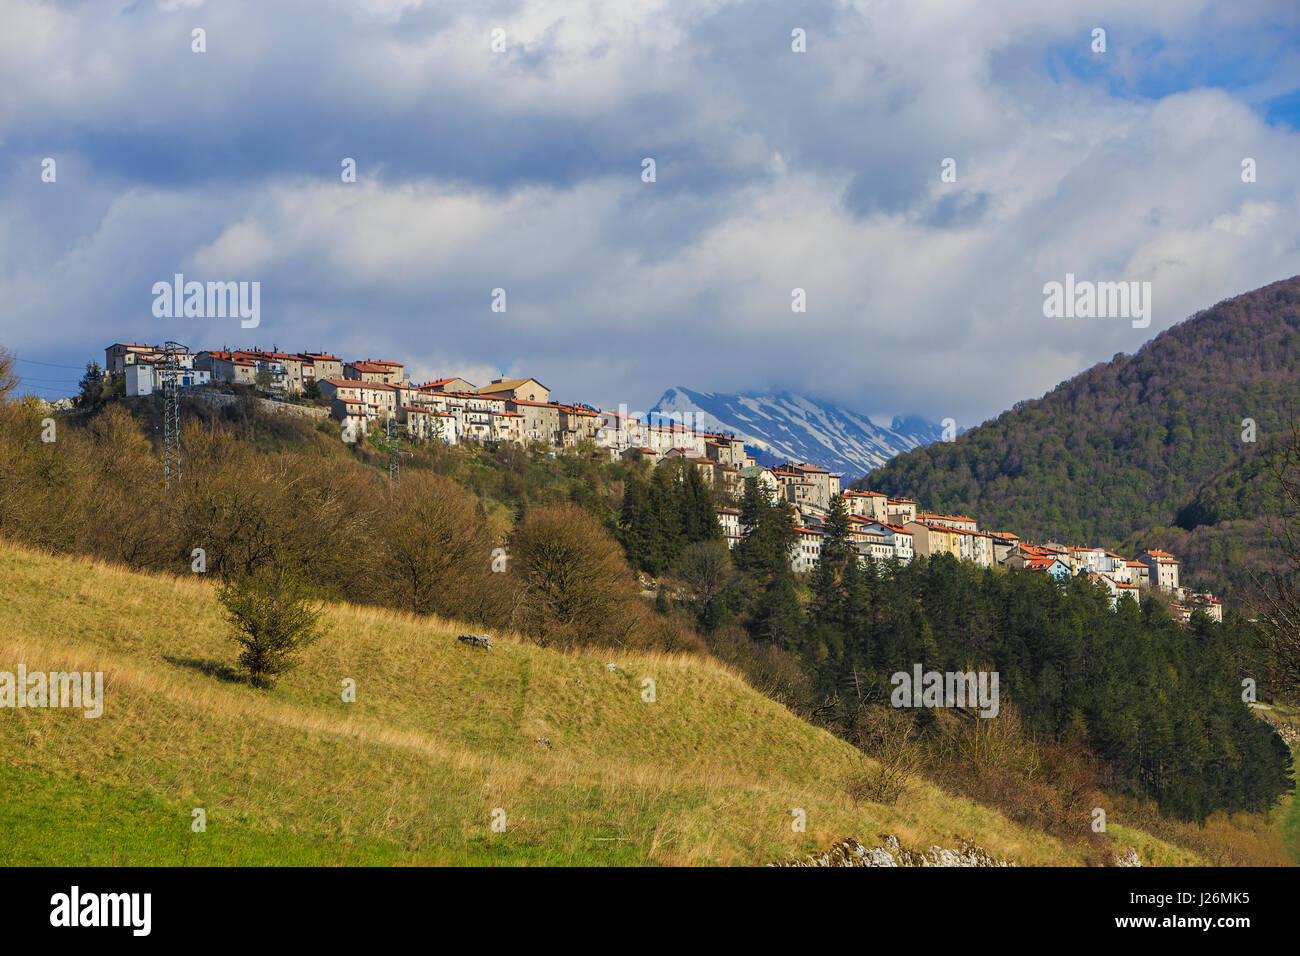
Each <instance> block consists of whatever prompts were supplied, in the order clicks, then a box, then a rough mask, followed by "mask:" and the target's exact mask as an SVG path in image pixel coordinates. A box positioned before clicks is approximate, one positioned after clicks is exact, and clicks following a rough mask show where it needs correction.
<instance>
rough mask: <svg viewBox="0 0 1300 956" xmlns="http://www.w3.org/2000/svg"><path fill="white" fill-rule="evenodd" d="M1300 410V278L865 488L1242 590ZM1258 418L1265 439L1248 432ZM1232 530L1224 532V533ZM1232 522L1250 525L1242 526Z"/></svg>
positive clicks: (909, 456) (1211, 314)
mask: <svg viewBox="0 0 1300 956" xmlns="http://www.w3.org/2000/svg"><path fill="white" fill-rule="evenodd" d="M1297 408H1300V277H1293V278H1291V279H1287V280H1285V281H1282V282H1276V283H1273V284H1272V285H1269V286H1265V287H1264V288H1262V289H1256V290H1255V291H1253V292H1249V293H1247V294H1245V295H1241V296H1238V297H1236V298H1233V299H1228V300H1225V301H1223V302H1220V303H1219V304H1218V305H1216V306H1214V307H1213V308H1210V309H1207V310H1206V311H1204V312H1201V313H1199V314H1197V315H1195V316H1193V317H1192V318H1190V319H1188V320H1187V321H1185V322H1183V323H1181V324H1179V325H1177V326H1175V327H1174V328H1172V329H1169V330H1168V331H1166V332H1163V333H1161V334H1160V335H1158V336H1157V337H1156V338H1154V339H1153V340H1152V341H1150V342H1148V343H1147V344H1146V345H1145V346H1143V348H1142V349H1141V350H1139V351H1138V352H1137V353H1136V354H1134V355H1116V356H1115V357H1114V359H1112V360H1111V361H1110V362H1109V363H1106V364H1104V365H1098V366H1096V367H1094V368H1092V369H1089V370H1088V371H1086V372H1084V373H1082V374H1080V375H1077V376H1075V377H1074V378H1072V379H1070V380H1069V381H1067V382H1063V383H1062V384H1060V385H1059V386H1057V387H1056V388H1055V389H1053V390H1052V391H1051V392H1049V393H1048V394H1047V395H1045V396H1043V397H1042V398H1041V399H1036V400H1032V401H1025V402H1020V403H1018V404H1017V405H1016V406H1015V407H1014V408H1012V409H1011V410H1010V411H1007V412H1005V413H1003V414H1002V415H1000V416H998V418H996V419H994V420H993V421H989V422H986V423H984V424H983V425H980V426H979V427H977V428H973V429H971V430H970V431H968V432H966V433H965V434H963V435H961V436H960V437H959V438H957V440H955V441H952V442H939V443H937V444H934V445H928V446H926V447H924V448H918V449H916V450H914V451H911V452H907V453H906V454H903V455H900V456H899V457H897V458H895V459H894V460H892V461H891V462H889V463H888V464H887V465H885V466H884V467H882V468H879V469H877V470H876V471H874V472H872V473H871V474H870V475H868V476H867V478H866V479H864V480H863V481H862V482H860V483H859V484H860V485H861V486H862V487H868V488H871V489H873V490H877V491H883V492H886V493H888V494H906V495H907V496H908V497H912V498H916V499H918V500H920V501H922V502H924V503H925V506H926V507H927V508H929V509H931V510H935V511H945V512H954V513H969V514H974V515H977V516H978V517H979V518H980V520H981V522H982V524H983V526H985V527H998V528H1006V529H1008V530H1011V531H1015V532H1016V533H1018V534H1020V535H1021V536H1022V537H1025V538H1029V539H1031V540H1040V541H1041V540H1045V539H1049V538H1054V539H1057V540H1065V541H1069V542H1089V543H1095V544H1101V545H1104V546H1107V547H1112V548H1114V547H1119V546H1122V545H1124V543H1125V542H1126V541H1127V542H1129V543H1130V544H1131V543H1132V542H1140V543H1141V544H1143V545H1145V544H1147V543H1150V544H1152V545H1157V544H1158V545H1161V546H1164V547H1167V548H1171V549H1175V550H1176V549H1178V548H1179V547H1180V546H1182V545H1183V544H1188V545H1189V546H1190V550H1189V551H1188V553H1187V554H1184V555H1181V556H1182V557H1183V558H1184V561H1185V569H1186V572H1187V573H1189V574H1190V575H1191V576H1192V577H1193V578H1198V577H1199V578H1203V579H1205V580H1207V581H1210V582H1214V583H1219V584H1222V583H1223V582H1232V581H1238V582H1239V581H1240V579H1241V573H1240V572H1241V567H1240V566H1234V567H1231V568H1226V569H1221V568H1220V567H1219V562H1220V561H1221V560H1222V559H1223V558H1224V556H1229V557H1230V558H1231V559H1232V560H1244V559H1245V557H1246V556H1247V555H1248V554H1250V553H1251V552H1252V551H1253V552H1256V556H1257V557H1258V556H1261V555H1262V554H1266V553H1267V549H1262V544H1263V542H1262V541H1260V540H1258V538H1259V535H1258V531H1257V529H1256V526H1255V524H1254V522H1255V521H1256V520H1257V519H1258V518H1259V516H1260V514H1261V509H1266V508H1267V507H1268V505H1267V500H1266V497H1267V496H1266V495H1265V493H1264V491H1263V486H1264V483H1263V481H1262V476H1261V474H1260V469H1259V456H1260V454H1261V453H1267V452H1268V449H1269V447H1270V445H1271V443H1272V442H1273V441H1274V440H1275V439H1276V438H1278V437H1279V436H1280V435H1281V433H1282V432H1283V430H1284V429H1285V427H1286V425H1287V423H1288V420H1289V416H1290V414H1291V412H1292V411H1293V410H1295V409H1297ZM1245 419H1251V420H1252V421H1253V422H1254V428H1255V431H1254V436H1253V437H1254V439H1255V440H1254V441H1253V442H1252V441H1249V440H1246V439H1248V438H1250V437H1251V436H1250V435H1249V434H1246V436H1245V438H1243V432H1245V431H1246V429H1247V428H1248V425H1245V426H1244V425H1243V421H1244V420H1245ZM1225 522H1226V524H1225ZM1233 522H1236V523H1235V524H1233Z"/></svg>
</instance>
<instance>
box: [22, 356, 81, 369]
mask: <svg viewBox="0 0 1300 956" xmlns="http://www.w3.org/2000/svg"><path fill="white" fill-rule="evenodd" d="M13 359H14V361H15V362H26V363H27V364H28V365H48V366H49V367H50V368H70V369H73V370H74V371H77V372H84V371H85V370H86V367H85V366H84V365H60V364H58V363H57V362H38V361H36V359H28V358H19V357H18V356H17V355H15V356H14V357H13Z"/></svg>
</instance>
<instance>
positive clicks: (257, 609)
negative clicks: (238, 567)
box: [218, 565, 324, 687]
mask: <svg viewBox="0 0 1300 956" xmlns="http://www.w3.org/2000/svg"><path fill="white" fill-rule="evenodd" d="M218 596H219V599H220V601H221V605H222V607H224V608H225V610H226V620H227V621H229V622H230V624H231V625H232V626H233V627H234V629H235V630H234V633H233V634H232V635H231V637H232V639H233V640H234V641H236V642H237V643H238V644H240V645H241V646H242V647H243V648H244V650H243V651H242V652H241V653H240V655H239V666H240V667H242V668H243V669H244V670H246V671H247V672H248V677H249V681H250V682H251V683H252V685H253V686H254V687H273V686H275V681H276V679H277V678H278V677H279V676H280V675H281V674H284V673H285V672H286V671H288V670H291V669H292V668H293V667H294V666H295V665H296V664H297V661H296V660H295V657H296V655H297V654H298V652H299V651H301V650H302V649H303V648H304V647H307V646H308V645H310V644H312V643H314V642H315V641H316V640H317V639H318V638H319V637H320V635H321V633H322V629H321V627H320V619H321V615H322V613H323V611H324V608H323V607H322V606H321V605H320V604H318V603H316V602H315V600H314V598H313V596H312V593H311V590H310V588H309V587H308V586H307V584H306V582H305V581H304V580H303V578H302V577H301V575H299V574H298V573H297V571H295V570H293V569H290V568H286V567H283V566H278V565H277V566H274V567H269V568H263V569H261V570H259V571H257V572H255V573H253V574H249V575H243V576H240V577H237V578H235V579H234V580H232V581H230V582H229V583H227V584H225V585H223V586H222V588H221V590H220V592H219V595H218Z"/></svg>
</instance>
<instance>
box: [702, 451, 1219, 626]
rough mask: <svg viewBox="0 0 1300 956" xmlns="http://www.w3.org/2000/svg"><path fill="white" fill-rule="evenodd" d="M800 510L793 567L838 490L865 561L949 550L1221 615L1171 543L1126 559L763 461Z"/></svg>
mask: <svg viewBox="0 0 1300 956" xmlns="http://www.w3.org/2000/svg"><path fill="white" fill-rule="evenodd" d="M758 470H759V471H760V472H761V473H762V474H763V477H764V479H765V480H768V481H770V482H771V483H772V487H773V488H774V490H776V491H777V493H778V494H779V495H780V496H781V497H784V498H785V499H786V500H788V501H789V502H791V504H793V505H794V507H795V509H796V511H797V512H798V514H799V519H800V521H799V527H798V528H797V532H798V541H797V543H796V544H795V546H794V550H793V552H792V554H791V565H792V567H793V568H794V569H795V570H796V571H810V570H812V569H813V568H814V567H815V566H816V565H817V562H818V561H819V560H820V557H821V549H822V541H823V540H824V538H825V535H826V518H827V514H828V512H829V510H830V506H831V499H832V498H833V497H834V496H835V495H839V496H840V497H841V499H842V500H843V501H844V504H845V505H846V508H847V511H848V513H849V527H850V533H849V535H850V539H851V540H852V542H853V547H854V549H855V550H856V551H857V553H858V558H859V561H860V562H863V563H865V562H866V561H868V560H873V561H888V560H891V559H892V560H895V561H898V562H899V563H900V564H907V563H908V562H909V561H911V560H912V558H913V557H915V556H930V555H935V554H950V555H952V556H953V557H955V558H957V559H958V560H961V561H969V562H971V563H973V564H978V565H980V566H982V567H999V566H1000V567H1005V568H1012V569H1016V570H1022V571H1036V572H1041V573H1044V574H1049V575H1051V576H1052V577H1055V578H1057V579H1058V580H1063V579H1068V578H1072V577H1074V576H1076V575H1078V574H1086V575H1087V576H1088V579H1089V580H1091V581H1094V582H1096V583H1098V584H1100V585H1102V586H1104V587H1105V588H1106V590H1107V591H1108V592H1109V593H1110V597H1111V603H1112V605H1118V603H1119V601H1120V600H1122V599H1123V598H1125V597H1131V598H1134V599H1136V598H1137V597H1138V595H1139V593H1140V592H1141V591H1142V590H1143V589H1154V590H1158V591H1161V592H1163V593H1165V594H1166V595H1167V596H1169V598H1170V599H1171V607H1172V609H1173V611H1174V614H1175V616H1176V617H1177V618H1178V619H1179V620H1181V621H1183V622H1184V623H1185V622H1186V621H1188V620H1189V619H1190V618H1191V615H1192V613H1193V611H1195V610H1196V609H1197V608H1199V609H1201V610H1203V611H1204V612H1205V613H1206V614H1207V615H1209V616H1210V617H1211V618H1212V619H1214V620H1216V621H1222V620H1223V603H1222V602H1221V601H1220V600H1219V599H1218V598H1216V597H1214V596H1213V595H1212V594H1208V593H1198V592H1193V591H1191V590H1190V589H1187V588H1184V587H1182V586H1181V585H1180V584H1179V582H1178V559H1177V558H1175V557H1174V556H1173V555H1172V554H1169V553H1168V552H1166V551H1154V550H1151V551H1143V552H1141V553H1139V554H1138V555H1137V556H1136V557H1135V558H1134V559H1133V560H1128V559H1126V558H1124V557H1122V556H1121V555H1118V554H1116V553H1115V552H1113V551H1107V550H1106V549H1104V548H1093V547H1076V546H1071V545H1066V544H1061V543H1058V542H1054V541H1049V542H1047V543H1045V544H1031V543H1030V542H1028V541H1022V540H1021V539H1020V538H1019V536H1017V535H1015V534H1012V533H1011V532H1009V531H989V530H981V529H980V527H979V524H978V523H977V522H976V520H975V519H974V518H970V517H967V516H965V515H944V514H931V513H928V512H923V511H919V510H918V507H917V502H916V501H914V500H912V499H911V498H892V497H889V496H887V495H884V494H882V493H880V492H878V491H854V490H845V491H841V489H840V476H839V475H836V474H833V473H831V472H829V471H827V470H826V469H825V468H820V467H818V466H816V465H810V464H808V463H806V462H801V463H786V464H784V465H781V466H779V467H777V468H774V469H770V470H769V469H758ZM719 518H720V520H721V522H722V527H723V530H724V532H725V534H726V536H727V539H728V542H729V543H730V544H731V545H733V546H734V545H735V543H736V542H738V541H739V540H740V539H741V537H742V535H743V533H744V529H743V528H742V527H741V526H740V512H739V511H738V510H736V509H735V508H721V509H719Z"/></svg>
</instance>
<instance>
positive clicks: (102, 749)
mask: <svg viewBox="0 0 1300 956" xmlns="http://www.w3.org/2000/svg"><path fill="white" fill-rule="evenodd" d="M0 593H3V594H4V595H5V600H4V602H3V604H2V605H0V670H8V671H15V670H16V669H17V666H18V665H19V664H20V663H22V664H25V665H26V667H27V669H28V670H29V671H35V670H43V671H56V670H58V671H63V670H74V669H75V670H83V671H85V670H89V671H102V672H104V675H105V676H104V696H105V704H104V714H103V716H102V717H100V718H98V719H86V718H85V717H83V716H81V714H80V713H79V712H70V711H66V710H58V709H21V710H16V709H15V710H11V709H5V710H0V792H3V794H4V796H3V799H0V863H3V864H7V865H13V864H20V865H28V864H56V865H58V864H106V865H120V864H150V865H168V866H180V865H191V866H207V865H227V864H254V865H260V864H284V865H292V864H299V865H337V864H381V865H389V864H399V865H401V864H487V865H494V864H499V865H518V864H524V865H536V864H569V865H628V864H638V865H645V864H650V865H690V864H695V865H714V864H723V865H735V864H761V863H764V862H768V861H773V860H777V859H783V858H787V857H790V856H794V855H797V854H800V853H802V852H806V851H811V850H813V849H817V848H822V847H825V846H827V845H828V844H830V843H831V842H833V841H834V840H837V839H840V838H843V837H848V836H852V837H854V838H856V839H858V840H860V841H862V842H864V843H867V844H869V845H870V844H872V842H873V841H875V840H877V838H878V836H879V835H880V834H883V833H894V834H896V835H897V836H898V837H899V838H900V840H902V842H903V843H904V845H906V846H912V847H922V848H923V847H928V846H930V845H934V844H937V845H942V846H955V845H957V843H958V842H960V841H961V840H963V839H965V840H969V841H972V842H974V843H977V844H979V845H980V846H983V847H984V848H986V849H987V850H988V851H990V852H991V853H993V854H995V855H998V856H1002V857H1005V858H1007V859H1010V860H1013V861H1015V862H1017V863H1021V864H1030V865H1034V864H1037V865H1072V864H1078V863H1081V862H1082V861H1083V858H1084V857H1083V853H1082V851H1081V850H1079V849H1077V848H1074V847H1071V846H1067V845H1063V844H1062V843H1061V842H1060V841H1058V840H1056V839H1053V838H1052V837H1050V836H1047V835H1045V834H1042V833H1039V832H1035V831H1032V830H1029V829H1026V828H1024V827H1021V826H1018V825H1016V824H1014V823H1011V822H1010V821H1008V820H1007V819H1005V818H1004V817H1003V816H1001V815H1000V814H999V813H997V812H996V811H994V810H991V809H988V808H985V807H981V806H977V805H974V804H972V803H970V802H968V801H965V800H962V799H958V798H954V797H951V796H948V795H945V794H944V793H943V792H941V791H940V790H939V789H938V788H936V787H934V786H932V785H931V784H929V783H926V782H924V781H917V782H916V784H915V785H914V786H913V787H912V788H911V790H910V792H908V793H907V794H906V795H905V796H904V797H903V798H902V799H901V800H900V801H899V802H898V804H897V805H895V806H883V805H877V804H859V805H857V806H855V805H854V804H853V803H852V802H851V801H850V800H849V798H848V797H847V796H846V795H845V793H844V788H843V786H842V779H843V775H844V774H845V773H846V771H847V770H848V768H849V767H850V765H851V763H852V762H853V761H854V759H855V757H856V751H854V750H853V749H852V748H850V747H849V746H848V745H847V744H845V743H844V742H843V741H840V740H838V739H836V738H834V737H832V736H831V735H829V734H827V733H825V732H824V731H822V730H820V729H818V728H815V727H813V726H811V725H809V724H807V723H805V722H803V721H801V720H799V719H797V718H796V717H795V716H794V715H792V714H791V713H789V712H788V711H786V710H785V709H784V708H782V707H781V706H780V705H778V704H776V703H774V702H773V701H771V700H768V699H767V698H765V697H763V696H761V695H759V694H758V693H756V692H755V691H754V690H752V689H751V688H750V687H749V686H748V685H746V684H745V683H744V682H743V681H742V680H741V679H740V678H739V677H737V676H736V675H735V674H733V673H731V672H730V671H729V670H727V669H726V668H725V667H723V666H722V665H720V664H718V663H717V662H714V661H711V660H704V659H700V658H695V657H689V656H663V655H645V654H642V655H638V656H633V657H625V656H623V655H621V654H619V653H617V652H609V653H559V652H556V651H552V650H547V649H543V648H539V647H536V646H533V645H530V644H526V643H521V642H519V641H517V640H515V639H513V638H512V637H511V636H510V635H498V638H497V647H496V649H494V650H493V651H490V652H489V651H483V650H476V649H472V648H468V647H465V646H463V645H461V644H459V643H458V642H457V641H456V640H455V635H456V634H458V633H462V632H463V631H464V629H463V628H459V627H456V626H454V625H452V624H450V623H447V622H441V621H436V620H432V619H420V618H414V617H410V616H406V615H401V614H395V613H391V612H387V611H376V610H372V609H363V608H355V607H348V606H331V607H330V608H329V610H328V619H329V621H330V625H331V627H330V630H329V632H328V634H327V635H326V636H325V637H324V638H323V639H322V640H321V641H320V642H319V643H317V644H316V645H314V646H313V647H311V648H310V649H309V650H308V651H307V652H306V654H305V656H304V659H303V662H302V666H300V667H299V668H298V669H297V670H295V671H293V672H292V673H290V674H289V675H288V676H287V677H285V678H284V679H283V680H282V681H281V682H280V684H279V685H278V686H277V687H276V688H275V689H274V690H272V691H259V690H256V689H254V688H252V687H250V686H248V685H247V684H245V683H243V682H242V681H240V680H238V679H237V677H236V676H235V675H233V674H232V673H231V671H230V665H231V664H232V663H233V661H234V658H235V656H236V647H235V645H234V644H233V642H231V641H230V640H229V639H228V637H227V636H226V627H225V625H224V623H223V622H222V620H221V617H220V614H219V608H218V605H217V602H216V599H215V594H214V591H213V588H212V586H211V583H210V582H208V581H206V580H203V579H201V578H199V577H198V576H195V577H193V578H172V577H163V576H150V575H142V574H137V573H132V572H127V571H124V570H122V569H120V568H116V567H110V566H106V565H103V564H97V563H93V562H90V561H86V560H82V559H75V558H65V557H50V556H47V555H42V554H38V553H34V552H31V551H27V550H23V549H20V548H17V547H14V546H12V545H8V544H4V543H0ZM610 663H612V664H614V665H615V669H614V670H612V671H611V670H610V669H609V667H608V666H607V665H608V664H610ZM348 678H350V679H352V680H355V681H356V685H357V699H356V702H355V703H344V702H343V700H342V697H341V695H342V687H343V681H344V680H345V679H348ZM644 678H651V679H652V680H653V681H654V682H655V698H656V699H655V701H654V702H653V703H648V702H646V701H644V700H643V699H642V680H643V679H644ZM537 738H545V739H547V740H548V741H549V742H550V745H551V746H550V747H549V748H548V747H546V746H544V745H543V744H540V743H538V742H537ZM196 808H201V809H203V810H204V811H205V813H206V821H207V826H206V831H205V832H202V833H196V832H193V831H192V829H191V820H192V812H193V811H194V810H195V809H196ZM795 809H800V810H802V811H803V812H804V813H805V814H806V819H807V828H806V832H794V830H793V829H792V827H791V821H792V819H793V814H792V811H794V810H795ZM502 813H503V814H504V832H497V831H496V830H494V828H493V821H494V814H497V818H498V819H499V816H500V814H502ZM1116 832H1118V833H1122V834H1123V836H1124V838H1125V840H1126V842H1124V843H1120V842H1117V844H1116V846H1117V848H1119V847H1120V846H1123V845H1134V846H1136V847H1137V848H1138V850H1139V853H1140V855H1141V856H1142V858H1143V861H1144V863H1147V864H1157V865H1158V864H1192V863H1196V862H1197V860H1196V858H1195V856H1194V855H1193V854H1191V853H1189V852H1187V851H1184V850H1181V849H1179V848H1175V847H1172V846H1170V845H1168V844H1166V843H1162V842H1161V841H1159V840H1156V839H1155V838H1154V837H1150V836H1148V835H1146V834H1140V833H1126V832H1124V831H1123V830H1122V828H1118V829H1117V830H1116Z"/></svg>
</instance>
